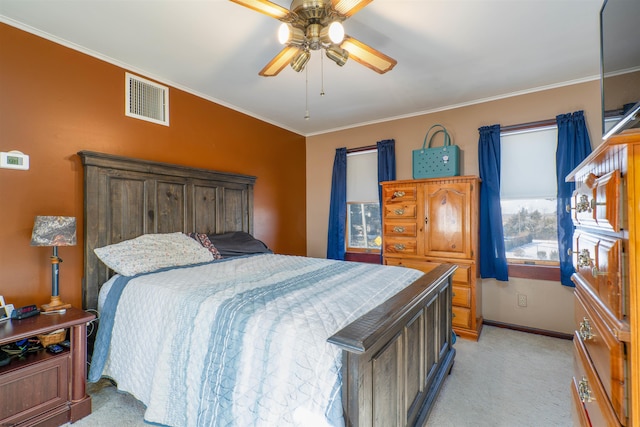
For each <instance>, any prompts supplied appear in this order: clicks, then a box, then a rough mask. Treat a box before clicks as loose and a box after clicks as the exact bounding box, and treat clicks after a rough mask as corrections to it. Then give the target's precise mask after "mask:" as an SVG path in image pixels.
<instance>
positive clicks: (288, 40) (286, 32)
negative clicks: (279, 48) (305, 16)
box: [278, 22, 304, 46]
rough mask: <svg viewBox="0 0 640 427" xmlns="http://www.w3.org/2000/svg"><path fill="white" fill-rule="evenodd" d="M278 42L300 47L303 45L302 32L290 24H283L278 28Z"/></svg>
mask: <svg viewBox="0 0 640 427" xmlns="http://www.w3.org/2000/svg"><path fill="white" fill-rule="evenodd" d="M278 41H279V42H280V44H294V45H296V46H301V45H302V44H303V43H304V31H302V30H301V29H300V28H296V27H294V26H293V25H291V24H287V23H286V22H283V23H282V24H280V27H279V28H278Z"/></svg>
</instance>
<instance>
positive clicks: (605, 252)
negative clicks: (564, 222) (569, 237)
mask: <svg viewBox="0 0 640 427" xmlns="http://www.w3.org/2000/svg"><path fill="white" fill-rule="evenodd" d="M621 253H622V241H621V240H620V239H612V238H606V237H600V236H596V235H592V234H589V233H582V232H575V233H574V249H573V264H574V266H575V269H576V273H577V274H578V275H580V277H581V278H582V279H583V281H584V282H585V283H586V284H588V286H589V287H590V288H591V290H592V291H593V292H594V293H595V294H596V295H598V297H599V298H600V299H601V300H602V303H603V304H604V305H605V307H606V308H607V309H608V310H609V311H610V312H611V314H612V315H613V316H614V317H616V318H617V319H620V320H622V318H623V317H624V315H625V311H626V310H625V307H624V293H623V292H622V278H621V274H620V272H621V271H623V267H622V257H621Z"/></svg>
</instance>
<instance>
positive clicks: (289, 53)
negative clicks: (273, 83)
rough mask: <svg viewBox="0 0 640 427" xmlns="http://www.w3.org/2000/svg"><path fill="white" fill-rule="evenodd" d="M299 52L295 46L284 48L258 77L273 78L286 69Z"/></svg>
mask: <svg viewBox="0 0 640 427" xmlns="http://www.w3.org/2000/svg"><path fill="white" fill-rule="evenodd" d="M299 51H300V48H299V47H297V46H285V48H284V49H282V50H281V51H280V52H279V53H278V54H277V55H276V56H275V57H274V58H273V59H272V60H271V61H269V63H268V64H267V65H266V66H265V67H264V68H263V69H262V70H260V72H259V73H258V75H260V76H264V77H273V76H275V75H277V74H278V73H279V72H280V71H282V69H283V68H284V67H286V66H287V65H288V64H289V63H291V60H292V59H293V57H294V56H296V54H297V53H298V52H299Z"/></svg>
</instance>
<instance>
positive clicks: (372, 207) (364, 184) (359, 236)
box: [346, 149, 382, 253]
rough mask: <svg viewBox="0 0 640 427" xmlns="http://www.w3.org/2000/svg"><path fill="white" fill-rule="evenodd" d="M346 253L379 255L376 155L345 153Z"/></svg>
mask: <svg viewBox="0 0 640 427" xmlns="http://www.w3.org/2000/svg"><path fill="white" fill-rule="evenodd" d="M346 243H347V251H348V252H373V253H380V248H381V245H382V224H381V217H380V202H379V201H378V151H377V150H375V149H374V150H367V151H359V152H353V153H347V231H346Z"/></svg>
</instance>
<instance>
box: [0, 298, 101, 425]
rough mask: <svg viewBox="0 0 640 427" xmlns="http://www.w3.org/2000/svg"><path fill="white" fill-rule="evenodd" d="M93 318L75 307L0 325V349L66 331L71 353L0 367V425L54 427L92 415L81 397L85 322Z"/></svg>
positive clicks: (88, 400)
mask: <svg viewBox="0 0 640 427" xmlns="http://www.w3.org/2000/svg"><path fill="white" fill-rule="evenodd" d="M94 318H95V316H94V315H93V314H90V313H87V312H85V311H83V310H79V309H76V308H70V309H67V312H66V313H65V314H40V315H38V316H34V317H30V318H27V319H23V320H14V319H12V320H8V321H4V322H2V323H0V345H5V344H9V343H13V342H16V341H19V340H21V339H24V338H31V337H35V336H36V335H39V334H46V333H49V332H52V331H55V330H56V329H61V328H65V329H70V332H69V336H70V341H71V348H70V349H69V350H65V351H63V352H62V353H59V354H51V353H49V352H47V351H45V350H42V351H38V352H36V353H29V354H27V355H26V356H25V357H24V358H23V359H22V360H18V359H13V360H12V361H11V363H9V364H8V365H7V366H3V367H0V425H2V426H5V425H11V426H21V427H22V426H59V425H62V424H64V423H67V422H75V421H77V420H79V419H81V418H83V417H86V416H87V415H89V414H90V413H91V397H90V396H89V395H87V393H86V376H87V322H89V321H91V320H93V319H94Z"/></svg>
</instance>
